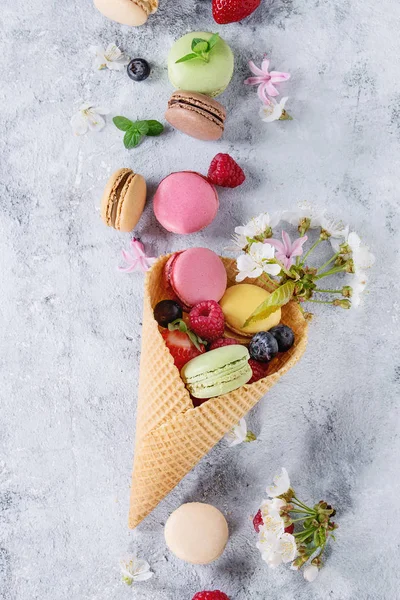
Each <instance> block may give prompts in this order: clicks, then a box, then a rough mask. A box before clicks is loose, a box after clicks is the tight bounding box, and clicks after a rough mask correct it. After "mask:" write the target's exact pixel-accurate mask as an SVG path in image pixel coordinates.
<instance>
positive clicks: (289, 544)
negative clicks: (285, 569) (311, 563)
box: [279, 533, 297, 563]
mask: <svg viewBox="0 0 400 600" xmlns="http://www.w3.org/2000/svg"><path fill="white" fill-rule="evenodd" d="M279 543H280V548H279V551H280V554H281V555H282V560H283V562H284V563H288V562H292V560H294V559H295V558H296V556H297V545H296V538H295V537H294V536H293V535H291V534H290V533H283V534H282V535H281V537H280V538H279Z"/></svg>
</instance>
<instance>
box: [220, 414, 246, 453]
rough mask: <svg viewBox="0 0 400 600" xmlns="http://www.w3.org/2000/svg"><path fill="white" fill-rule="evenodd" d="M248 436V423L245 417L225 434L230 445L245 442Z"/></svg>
mask: <svg viewBox="0 0 400 600" xmlns="http://www.w3.org/2000/svg"><path fill="white" fill-rule="evenodd" d="M246 438H247V423H246V421H245V419H240V421H239V423H238V424H237V425H235V426H234V427H233V428H232V429H231V430H230V431H229V432H228V433H227V434H226V436H225V439H226V441H227V442H228V445H229V446H231V447H232V446H237V445H238V444H241V443H242V442H245V441H246Z"/></svg>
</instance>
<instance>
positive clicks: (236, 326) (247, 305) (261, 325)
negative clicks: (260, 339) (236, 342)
mask: <svg viewBox="0 0 400 600" xmlns="http://www.w3.org/2000/svg"><path fill="white" fill-rule="evenodd" d="M269 296H270V294H269V292H267V291H266V290H264V289H263V288H261V287H259V286H257V285H253V284H250V283H239V284H237V285H233V286H232V287H230V288H228V289H227V290H226V292H225V294H224V296H223V298H222V299H221V301H220V306H221V308H222V312H223V313H224V316H225V321H226V325H227V326H228V327H229V328H230V329H232V331H234V332H235V333H238V334H240V335H244V336H248V337H252V336H253V335H254V334H255V333H258V332H259V331H268V329H271V327H274V326H275V325H278V324H279V323H280V320H281V309H280V308H278V309H277V310H276V311H274V312H273V313H272V314H271V315H270V316H269V317H267V318H266V319H262V320H261V321H255V322H254V323H251V324H250V325H248V326H247V327H243V324H244V323H245V321H246V320H247V319H248V318H249V316H250V315H251V314H252V313H253V312H254V311H255V309H256V308H257V307H258V306H260V304H262V302H264V301H265V300H266V299H267V298H268V297H269Z"/></svg>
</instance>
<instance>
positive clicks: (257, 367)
mask: <svg viewBox="0 0 400 600" xmlns="http://www.w3.org/2000/svg"><path fill="white" fill-rule="evenodd" d="M249 365H250V366H251V370H252V371H253V377H252V378H251V379H250V381H249V383H254V382H255V381H258V380H259V379H262V378H263V377H265V376H266V374H267V371H268V366H267V365H266V364H265V363H261V362H258V360H254V359H252V358H250V360H249Z"/></svg>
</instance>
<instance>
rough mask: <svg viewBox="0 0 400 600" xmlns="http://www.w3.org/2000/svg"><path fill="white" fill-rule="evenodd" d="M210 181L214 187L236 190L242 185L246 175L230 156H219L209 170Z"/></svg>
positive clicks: (213, 160) (214, 159)
mask: <svg viewBox="0 0 400 600" xmlns="http://www.w3.org/2000/svg"><path fill="white" fill-rule="evenodd" d="M208 179H209V181H211V183H213V184H214V185H219V186H221V187H228V188H235V187H238V185H242V183H243V182H244V180H245V179H246V176H245V174H244V173H243V171H242V169H241V168H240V167H239V165H238V164H237V162H236V161H234V160H233V158H232V157H231V156H229V154H222V153H221V152H220V153H219V154H217V155H216V156H215V157H214V158H213V159H212V161H211V165H210V168H209V169H208Z"/></svg>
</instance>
